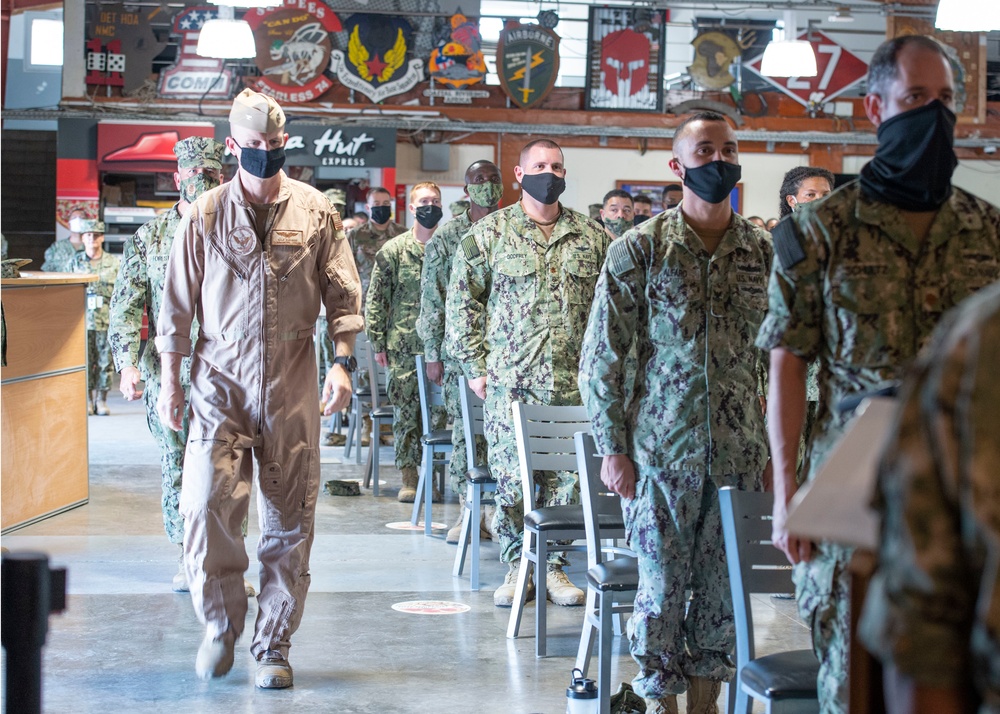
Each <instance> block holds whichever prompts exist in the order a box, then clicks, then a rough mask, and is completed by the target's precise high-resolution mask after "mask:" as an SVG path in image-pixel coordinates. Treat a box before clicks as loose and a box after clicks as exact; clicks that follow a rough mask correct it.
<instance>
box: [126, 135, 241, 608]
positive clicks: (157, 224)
mask: <svg viewBox="0 0 1000 714" xmlns="http://www.w3.org/2000/svg"><path fill="white" fill-rule="evenodd" d="M225 150H226V147H225V145H224V144H221V143H219V142H218V141H216V140H215V139H210V138H207V137H203V136H192V137H189V138H187V139H184V140H182V141H179V142H177V144H176V145H174V155H175V156H176V157H177V171H176V172H175V173H174V185H175V186H176V188H177V190H179V191H180V198H179V200H178V201H177V203H175V204H174V205H173V206H172V207H171V208H170V209H169V210H168V211H165V212H163V213H161V214H160V215H158V216H157V217H156V218H154V219H153V220H151V221H149V222H148V223H146V224H145V225H143V226H142V227H140V228H139V230H137V231H136V232H135V235H133V236H132V237H131V238H129V239H128V240H127V241H126V242H125V251H124V255H123V257H122V265H121V269H120V270H119V271H118V278H117V280H115V289H114V294H113V295H112V296H111V307H110V325H109V328H108V341H109V342H110V343H111V353H112V355H113V356H114V360H115V366H116V368H117V369H118V371H119V372H120V373H121V384H120V389H121V392H122V395H123V396H124V397H125V399H126V400H128V401H130V402H131V401H134V400H136V399H142V400H143V404H144V405H145V407H146V424H147V425H148V426H149V433H150V434H152V435H153V439H154V440H155V441H156V444H157V446H159V447H160V469H161V472H162V483H163V497H162V509H163V526H164V528H165V529H166V531H167V538H168V539H169V540H170V542H171V543H173V544H175V545H176V546H177V547H178V550H179V551H180V552H179V553H178V559H177V566H178V567H177V574H176V575H174V579H173V589H174V592H187V591H188V581H187V575H186V573H185V571H184V519H183V518H181V514H180V510H179V500H180V495H181V474H182V472H183V467H184V448H185V446H186V445H187V435H188V419H187V416H186V415H185V418H184V421H183V426H182V428H181V430H180V431H174V430H173V429H168V428H166V427H164V426H163V424H161V423H160V416H159V414H157V413H156V402H157V399H158V398H159V396H160V353H159V352H158V351H157V349H156V340H155V339H154V338H155V336H156V323H157V318H158V316H159V314H160V305H161V304H162V302H163V281H164V278H165V276H166V271H167V259H168V258H169V257H170V248H171V246H172V245H173V244H174V233H175V232H176V231H177V226H178V225H179V224H180V222H181V217H182V216H184V215H185V214H186V213H187V211H188V208H190V206H191V204H192V203H194V202H195V201H196V200H197V199H198V197H199V196H201V194H203V193H204V192H205V191H208V190H210V189H213V188H215V187H216V186H218V185H220V184H221V183H222V155H223V152H225ZM143 311H145V312H146V315H147V319H148V322H149V335H150V339H149V340H148V341H147V342H146V349H145V350H144V351H143V353H142V355H141V356H140V355H139V344H140V342H141V339H140V332H141V330H142V315H143ZM197 335H198V328H197V323H194V324H192V326H191V340H192V343H193V342H194V341H195V340H196V339H197ZM139 382H145V383H146V387H145V389H142V388H140V386H139ZM181 386H182V387H183V388H184V392H185V397H186V398H190V391H191V360H190V359H185V360H183V361H182V363H181ZM244 534H245V528H244ZM244 588H245V589H246V591H247V597H253V595H254V589H253V586H252V585H250V583H249V582H246V581H245V580H244Z"/></svg>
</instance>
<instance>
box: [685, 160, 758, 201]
mask: <svg viewBox="0 0 1000 714" xmlns="http://www.w3.org/2000/svg"><path fill="white" fill-rule="evenodd" d="M685 169H686V170H685V171H684V185H685V186H687V187H688V188H689V189H691V190H692V191H694V195H695V196H697V197H698V198H700V199H701V200H703V201H705V202H706V203H722V202H723V201H725V200H726V199H727V198H729V194H730V193H732V191H733V189H734V188H736V184H738V183H739V182H740V176H742V175H743V169H742V168H741V167H740V165H739V164H731V163H729V162H728V161H713V162H711V163H708V164H705V165H704V166H694V167H692V168H687V167H685Z"/></svg>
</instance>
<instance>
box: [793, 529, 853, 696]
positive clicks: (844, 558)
mask: <svg viewBox="0 0 1000 714" xmlns="http://www.w3.org/2000/svg"><path fill="white" fill-rule="evenodd" d="M853 554H854V549H853V548H847V547H844V546H840V545H834V544H832V543H825V542H824V543H819V544H818V548H817V550H816V551H814V552H813V557H812V560H809V561H807V562H804V563H799V564H798V565H796V566H795V569H794V570H793V571H792V579H793V580H794V581H795V598H796V600H798V606H799V616H800V617H801V618H802V619H803V621H805V622H808V623H809V625H810V627H811V629H812V641H813V652H815V653H816V658H817V659H818V660H819V675H818V677H817V678H816V691H817V693H818V695H819V707H820V712H821V714H846V712H847V700H848V689H847V653H848V650H849V649H850V645H851V619H850V603H851V599H850V574H849V573H848V570H847V567H848V565H849V564H850V562H851V556H852V555H853Z"/></svg>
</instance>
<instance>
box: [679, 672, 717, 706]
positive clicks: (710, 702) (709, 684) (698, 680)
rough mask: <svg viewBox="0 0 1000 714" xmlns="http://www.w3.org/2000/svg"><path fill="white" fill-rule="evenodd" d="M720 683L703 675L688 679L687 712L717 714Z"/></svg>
mask: <svg viewBox="0 0 1000 714" xmlns="http://www.w3.org/2000/svg"><path fill="white" fill-rule="evenodd" d="M721 690H722V683H721V682H716V681H715V680H713V679H706V678H705V677H691V678H690V679H688V691H687V711H688V714H719V706H718V702H719V692H720V691H721Z"/></svg>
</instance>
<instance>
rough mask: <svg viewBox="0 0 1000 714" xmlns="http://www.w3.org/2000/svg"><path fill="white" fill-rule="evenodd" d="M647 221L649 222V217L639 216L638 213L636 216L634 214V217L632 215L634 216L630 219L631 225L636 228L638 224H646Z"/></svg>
mask: <svg viewBox="0 0 1000 714" xmlns="http://www.w3.org/2000/svg"><path fill="white" fill-rule="evenodd" d="M648 220H649V216H646V215H642V214H640V213H636V214H635V215H634V216H633V217H632V224H633V225H636V226H637V225H639V224H640V223H645V222H646V221H648Z"/></svg>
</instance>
